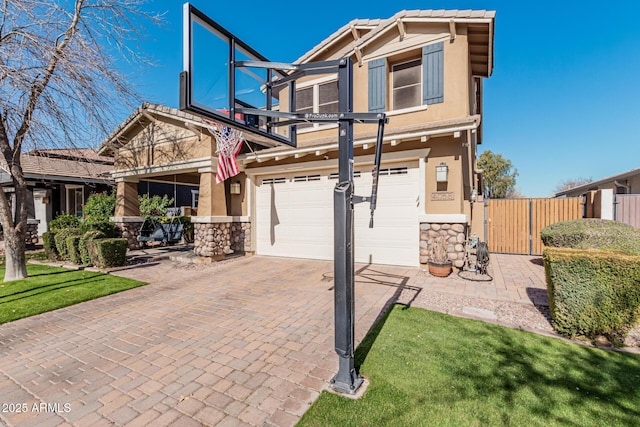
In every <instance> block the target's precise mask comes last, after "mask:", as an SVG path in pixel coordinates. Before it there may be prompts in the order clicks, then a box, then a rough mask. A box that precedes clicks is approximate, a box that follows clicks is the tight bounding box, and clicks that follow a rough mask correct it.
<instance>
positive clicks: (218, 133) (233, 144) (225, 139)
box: [202, 119, 244, 157]
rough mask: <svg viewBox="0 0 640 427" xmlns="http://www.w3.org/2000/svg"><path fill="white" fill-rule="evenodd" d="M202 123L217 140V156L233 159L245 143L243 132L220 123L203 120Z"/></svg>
mask: <svg viewBox="0 0 640 427" xmlns="http://www.w3.org/2000/svg"><path fill="white" fill-rule="evenodd" d="M202 123H204V125H205V126H206V128H207V129H208V130H209V132H210V133H211V135H213V136H214V137H215V139H216V154H218V155H222V156H225V157H232V156H233V155H234V154H235V153H236V151H238V149H239V147H240V145H241V144H242V142H243V141H244V136H243V134H242V131H239V130H237V129H233V128H231V127H229V126H223V125H221V124H220V123H216V122H212V121H210V120H207V119H202Z"/></svg>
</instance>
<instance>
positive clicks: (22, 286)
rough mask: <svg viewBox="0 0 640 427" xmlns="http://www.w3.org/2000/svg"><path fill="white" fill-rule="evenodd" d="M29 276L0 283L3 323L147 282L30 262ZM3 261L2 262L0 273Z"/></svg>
mask: <svg viewBox="0 0 640 427" xmlns="http://www.w3.org/2000/svg"><path fill="white" fill-rule="evenodd" d="M27 271H28V273H29V277H28V278H27V279H23V280H15V281H12V282H7V283H0V324H2V323H6V322H11V321H13V320H17V319H21V318H23V317H28V316H33V315H35V314H39V313H44V312H46V311H51V310H56V309H58V308H62V307H67V306H69V305H73V304H77V303H79V302H83V301H89V300H92V299H95V298H99V297H102V296H105V295H109V294H113V293H116V292H120V291H124V290H127V289H131V288H135V287H138V286H141V285H144V284H145V283H143V282H138V281H136V280H131V279H125V278H122V277H117V276H112V275H110V274H104V273H95V272H90V271H84V270H68V269H66V268H58V267H48V266H44V265H33V264H27ZM3 276H4V265H0V277H3Z"/></svg>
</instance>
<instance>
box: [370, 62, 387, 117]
mask: <svg viewBox="0 0 640 427" xmlns="http://www.w3.org/2000/svg"><path fill="white" fill-rule="evenodd" d="M386 109H387V60H386V58H380V59H374V60H373V61H369V111H370V112H372V113H380V112H384V111H386Z"/></svg>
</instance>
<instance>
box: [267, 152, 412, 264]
mask: <svg viewBox="0 0 640 427" xmlns="http://www.w3.org/2000/svg"><path fill="white" fill-rule="evenodd" d="M414 163H415V164H414V165H412V167H405V168H404V170H403V172H404V173H403V174H397V175H382V176H380V180H379V188H378V205H377V209H376V212H375V218H374V225H375V228H373V229H370V228H369V218H370V209H369V204H368V203H363V204H357V205H356V206H355V212H354V223H355V230H354V234H355V260H356V262H364V263H366V262H373V263H377V264H394V265H409V266H416V265H418V260H419V246H418V241H419V239H418V237H419V224H418V169H417V162H414ZM400 166H402V165H400ZM367 169H368V167H363V168H361V169H357V170H358V171H359V172H360V171H361V172H360V176H359V177H356V178H355V179H354V181H355V193H356V194H358V195H362V196H369V195H370V194H371V182H372V179H371V172H370V170H367ZM383 171H384V168H383ZM318 174H319V175H320V180H319V181H317V180H314V181H306V182H305V181H304V180H301V181H298V182H296V181H294V177H293V176H285V175H281V176H280V177H281V178H283V177H284V178H286V182H284V183H279V184H267V185H265V184H263V185H259V186H257V193H256V224H257V226H256V244H257V252H258V254H261V255H272V256H283V257H296V258H312V259H327V260H329V259H333V189H334V187H335V185H336V183H337V179H334V177H331V178H330V174H329V172H324V173H318V172H316V173H315V175H314V179H317V175H318ZM300 175H302V174H301V173H297V176H298V177H299V178H296V179H301V178H300ZM334 176H335V175H334ZM273 178H277V177H275V176H274V177H267V178H265V180H268V179H273ZM302 179H304V178H302ZM274 220H275V221H274Z"/></svg>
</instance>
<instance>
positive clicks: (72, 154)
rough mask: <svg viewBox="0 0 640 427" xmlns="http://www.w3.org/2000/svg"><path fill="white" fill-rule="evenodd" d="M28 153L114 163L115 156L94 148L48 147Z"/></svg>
mask: <svg viewBox="0 0 640 427" xmlns="http://www.w3.org/2000/svg"><path fill="white" fill-rule="evenodd" d="M27 154H30V155H34V156H41V157H50V158H59V159H67V160H80V161H89V162H99V163H105V164H113V157H110V156H101V155H99V154H98V152H97V151H96V150H95V149H93V148H47V149H40V150H33V151H29V152H28V153H27Z"/></svg>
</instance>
